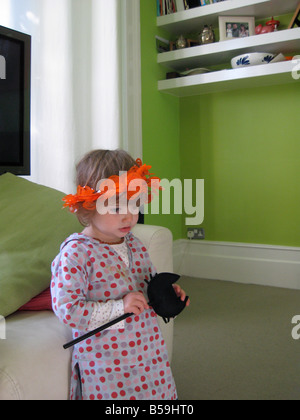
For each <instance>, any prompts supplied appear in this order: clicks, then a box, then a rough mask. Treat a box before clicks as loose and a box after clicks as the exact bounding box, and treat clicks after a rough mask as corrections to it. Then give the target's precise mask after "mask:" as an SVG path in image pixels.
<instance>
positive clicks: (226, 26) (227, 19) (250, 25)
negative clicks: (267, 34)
mask: <svg viewBox="0 0 300 420" xmlns="http://www.w3.org/2000/svg"><path fill="white" fill-rule="evenodd" d="M219 30H220V41H227V40H231V39H237V38H247V37H249V36H252V35H255V18H254V17H253V16H219Z"/></svg>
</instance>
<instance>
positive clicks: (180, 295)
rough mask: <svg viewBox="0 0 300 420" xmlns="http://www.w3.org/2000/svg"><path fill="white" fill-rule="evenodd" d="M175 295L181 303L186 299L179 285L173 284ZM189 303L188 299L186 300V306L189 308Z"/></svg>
mask: <svg viewBox="0 0 300 420" xmlns="http://www.w3.org/2000/svg"><path fill="white" fill-rule="evenodd" d="M173 287H174V290H175V293H176V295H177V296H178V297H180V300H182V302H183V301H184V300H185V298H186V293H185V291H184V290H183V289H182V288H181V287H180V286H179V284H173ZM190 303H191V301H190V299H188V301H187V302H186V306H189V305H190Z"/></svg>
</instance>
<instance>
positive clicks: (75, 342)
mask: <svg viewBox="0 0 300 420" xmlns="http://www.w3.org/2000/svg"><path fill="white" fill-rule="evenodd" d="M133 315H134V314H124V315H122V316H120V317H119V318H116V319H114V320H113V321H110V322H108V323H107V324H104V325H102V326H101V327H99V328H96V329H95V330H93V331H90V332H88V333H87V334H85V335H82V336H81V337H78V338H75V340H73V341H70V342H69V343H67V344H64V345H63V348H64V349H68V348H69V347H72V346H75V344H78V343H80V342H81V341H84V340H87V339H88V338H90V337H92V336H93V335H95V334H98V333H99V332H101V331H103V330H106V328H109V327H112V326H113V325H115V324H117V323H118V322H121V321H123V320H124V319H126V318H129V317H130V316H133Z"/></svg>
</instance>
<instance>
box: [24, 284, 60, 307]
mask: <svg viewBox="0 0 300 420" xmlns="http://www.w3.org/2000/svg"><path fill="white" fill-rule="evenodd" d="M52 310H53V309H52V297H51V291H50V287H47V289H46V290H44V291H43V292H42V293H40V294H38V295H37V296H35V297H34V298H32V299H31V300H30V301H29V302H27V303H25V305H23V306H21V308H19V311H52Z"/></svg>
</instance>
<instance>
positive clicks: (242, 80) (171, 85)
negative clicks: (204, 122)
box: [158, 60, 300, 97]
mask: <svg viewBox="0 0 300 420" xmlns="http://www.w3.org/2000/svg"><path fill="white" fill-rule="evenodd" d="M296 66H298V69H300V67H299V66H300V60H293V61H286V62H282V63H273V64H271V63H270V64H263V65H259V66H253V67H244V68H240V69H231V70H221V71H215V72H212V73H206V74H201V75H194V76H187V77H180V78H177V79H170V80H163V81H159V82H158V90H159V91H160V92H164V93H168V94H170V95H173V96H177V97H184V96H194V95H202V94H206V93H213V92H222V91H227V90H234V89H245V88H249V87H251V88H254V87H260V86H270V85H280V84H286V83H298V86H299V83H300V81H299V79H295V78H293V75H292V72H293V70H297V69H296ZM299 74H300V71H298V75H299Z"/></svg>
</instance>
